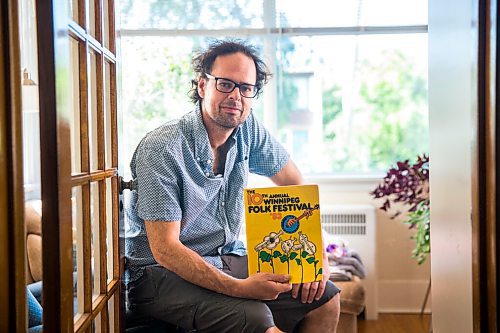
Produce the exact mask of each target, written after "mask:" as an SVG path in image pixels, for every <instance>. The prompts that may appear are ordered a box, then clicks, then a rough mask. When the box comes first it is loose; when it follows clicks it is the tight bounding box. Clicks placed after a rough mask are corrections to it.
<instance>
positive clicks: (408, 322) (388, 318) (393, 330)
mask: <svg viewBox="0 0 500 333" xmlns="http://www.w3.org/2000/svg"><path fill="white" fill-rule="evenodd" d="M430 319H431V316H430V315H423V316H420V315H419V314H393V313H380V314H379V315H378V320H364V319H358V333H428V332H429V322H430Z"/></svg>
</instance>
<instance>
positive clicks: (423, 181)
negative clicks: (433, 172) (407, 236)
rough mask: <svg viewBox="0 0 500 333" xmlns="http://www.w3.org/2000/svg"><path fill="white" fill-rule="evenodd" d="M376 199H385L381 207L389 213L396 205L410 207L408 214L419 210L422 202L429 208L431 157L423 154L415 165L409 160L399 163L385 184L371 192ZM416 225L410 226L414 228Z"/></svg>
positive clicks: (389, 172) (397, 213)
mask: <svg viewBox="0 0 500 333" xmlns="http://www.w3.org/2000/svg"><path fill="white" fill-rule="evenodd" d="M370 194H371V195H372V196H373V197H374V198H375V199H385V200H384V202H383V203H382V205H381V206H380V207H379V208H380V209H382V210H383V211H385V212H388V211H389V209H390V208H391V206H392V205H393V204H395V203H402V204H403V205H406V206H409V208H408V212H414V211H415V210H417V206H418V205H419V204H420V203H421V202H422V203H423V204H424V205H426V206H427V207H428V206H429V156H428V155H426V154H423V155H422V156H418V157H417V161H416V162H415V163H413V164H411V163H410V162H409V160H406V161H403V162H397V163H396V166H395V167H393V168H391V169H389V171H388V172H387V174H386V176H385V177H384V180H383V182H382V183H381V184H380V185H378V186H377V188H376V189H375V190H373V191H372V192H370ZM401 213H402V211H401V210H398V211H396V213H394V214H393V215H392V216H391V219H394V218H395V217H396V216H398V215H400V214H401ZM414 227H415V224H412V225H410V228H414Z"/></svg>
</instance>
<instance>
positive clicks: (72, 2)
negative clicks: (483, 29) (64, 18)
mask: <svg viewBox="0 0 500 333" xmlns="http://www.w3.org/2000/svg"><path fill="white" fill-rule="evenodd" d="M67 1H68V16H69V17H71V18H72V19H73V21H75V22H77V23H80V22H79V21H78V0H67Z"/></svg>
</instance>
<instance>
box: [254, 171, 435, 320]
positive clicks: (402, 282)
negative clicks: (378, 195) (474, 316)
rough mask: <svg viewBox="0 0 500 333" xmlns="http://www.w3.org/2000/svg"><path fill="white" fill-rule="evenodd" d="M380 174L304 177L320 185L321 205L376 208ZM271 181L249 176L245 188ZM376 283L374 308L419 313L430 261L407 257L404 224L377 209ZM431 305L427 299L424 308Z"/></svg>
mask: <svg viewBox="0 0 500 333" xmlns="http://www.w3.org/2000/svg"><path fill="white" fill-rule="evenodd" d="M381 179H382V176H380V179H379V178H375V179H370V178H368V179H358V180H352V179H306V181H307V182H308V183H315V184H318V185H319V186H320V202H321V204H322V205H331V204H337V205H343V204H372V205H375V206H376V207H378V205H380V202H374V201H373V199H372V197H371V196H370V195H369V192H370V191H372V190H373V189H375V187H376V186H377V184H378V182H379V180H381ZM271 184H272V183H271V182H269V181H266V180H265V179H264V178H261V177H255V176H252V178H251V180H250V182H249V187H253V186H255V187H258V186H267V185H271ZM376 232H377V238H376V242H377V244H376V251H377V254H376V260H377V265H376V267H377V277H378V279H377V285H378V311H379V312H390V313H419V312H420V309H421V306H422V303H423V300H424V296H425V292H426V290H427V285H428V282H429V277H430V260H427V261H426V262H425V263H424V264H422V265H418V264H417V261H416V260H415V259H412V258H411V251H412V250H413V248H414V245H415V243H414V241H413V240H411V239H410V236H411V235H412V234H413V231H412V230H409V229H408V226H407V225H405V224H403V223H402V222H401V218H399V219H395V220H391V219H390V218H389V215H388V214H386V213H384V212H382V211H380V210H378V209H377V227H376ZM430 308H431V300H430V299H429V301H428V303H427V307H426V309H427V310H426V311H427V312H429V311H430Z"/></svg>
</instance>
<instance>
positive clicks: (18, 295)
mask: <svg viewBox="0 0 500 333" xmlns="http://www.w3.org/2000/svg"><path fill="white" fill-rule="evenodd" d="M0 38H2V41H1V42H0V253H2V255H1V256H0V272H2V274H0V290H2V292H1V293H0V294H1V296H0V331H1V332H24V331H25V330H26V327H27V321H26V318H27V317H26V283H25V251H26V250H25V248H26V246H25V232H24V230H25V227H24V187H23V158H22V110H21V65H20V58H21V57H20V48H19V7H18V2H17V0H12V1H2V3H1V5H0Z"/></svg>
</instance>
